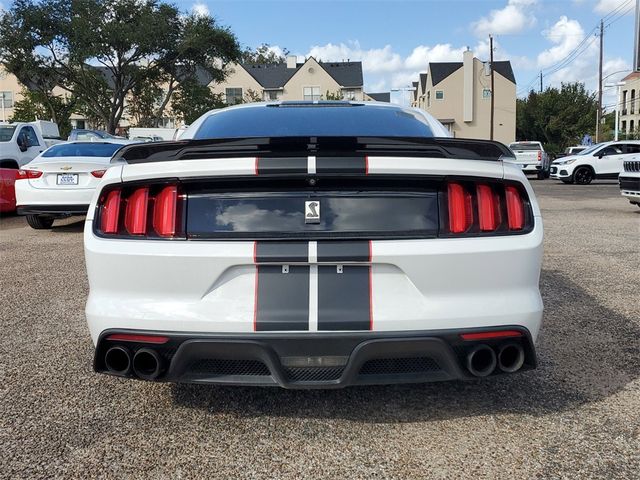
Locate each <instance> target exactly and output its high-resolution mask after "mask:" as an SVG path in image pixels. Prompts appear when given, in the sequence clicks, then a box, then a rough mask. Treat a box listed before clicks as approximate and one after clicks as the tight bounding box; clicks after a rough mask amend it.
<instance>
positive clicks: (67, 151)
mask: <svg viewBox="0 0 640 480" xmlns="http://www.w3.org/2000/svg"><path fill="white" fill-rule="evenodd" d="M121 147H122V145H120V144H117V143H95V142H92V143H66V144H62V145H54V146H53V147H51V148H49V149H48V150H47V151H45V152H44V153H43V154H42V156H43V157H48V158H57V157H112V156H113V154H114V153H116V151H117V150H118V149H120V148H121Z"/></svg>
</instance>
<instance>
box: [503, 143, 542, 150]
mask: <svg viewBox="0 0 640 480" xmlns="http://www.w3.org/2000/svg"><path fill="white" fill-rule="evenodd" d="M509 148H510V149H511V150H540V145H539V144H537V143H512V144H511V145H509Z"/></svg>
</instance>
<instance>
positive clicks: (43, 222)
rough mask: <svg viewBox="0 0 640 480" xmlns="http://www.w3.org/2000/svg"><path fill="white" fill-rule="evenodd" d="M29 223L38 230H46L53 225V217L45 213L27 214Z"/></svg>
mask: <svg viewBox="0 0 640 480" xmlns="http://www.w3.org/2000/svg"><path fill="white" fill-rule="evenodd" d="M27 223H28V224H29V226H30V227H31V228H35V229H36V230H46V229H47V228H51V225H53V218H51V217H46V216H44V215H27Z"/></svg>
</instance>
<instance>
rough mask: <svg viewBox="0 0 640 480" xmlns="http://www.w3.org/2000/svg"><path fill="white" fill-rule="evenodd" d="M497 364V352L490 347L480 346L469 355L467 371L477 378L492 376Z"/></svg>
mask: <svg viewBox="0 0 640 480" xmlns="http://www.w3.org/2000/svg"><path fill="white" fill-rule="evenodd" d="M496 364H497V360H496V352H494V351H493V349H492V348H491V347H489V346H488V345H478V346H476V347H474V348H473V350H471V351H470V352H469V353H468V354H467V369H468V370H469V372H471V374H472V375H474V376H476V377H486V376H487V375H490V374H491V372H493V370H494V369H495V368H496Z"/></svg>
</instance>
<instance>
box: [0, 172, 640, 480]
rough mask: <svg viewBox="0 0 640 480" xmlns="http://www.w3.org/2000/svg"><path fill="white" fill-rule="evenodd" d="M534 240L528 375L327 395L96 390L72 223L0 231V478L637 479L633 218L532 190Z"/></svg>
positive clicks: (639, 272)
mask: <svg viewBox="0 0 640 480" xmlns="http://www.w3.org/2000/svg"><path fill="white" fill-rule="evenodd" d="M532 183H533V185H534V188H535V190H536V192H537V195H538V200H539V202H540V205H541V208H542V212H543V218H544V224H545V230H546V232H545V236H546V238H545V257H544V265H543V271H542V279H541V289H542V295H543V298H544V302H545V315H544V323H543V327H542V331H541V335H540V337H539V342H538V345H537V348H538V355H539V361H540V365H539V368H538V369H537V370H535V371H533V372H527V373H523V374H521V375H513V376H507V377H498V378H495V379H489V380H478V381H471V382H449V383H435V384H427V385H403V386H385V387H358V388H350V389H345V390H340V391H288V390H283V389H279V388H262V389H261V388H222V387H210V386H193V385H169V384H152V383H144V382H135V381H127V380H122V379H118V378H114V377H109V376H104V375H96V374H94V373H93V371H92V365H91V362H92V354H93V347H92V345H91V341H90V339H89V334H88V330H87V327H86V324H85V318H84V302H85V299H86V296H87V293H88V284H87V279H86V273H85V269H84V258H83V251H82V228H83V221H82V219H81V218H77V217H74V218H70V219H68V220H65V221H59V222H56V225H55V226H54V228H53V230H51V231H35V230H32V229H30V228H29V227H28V226H27V225H26V222H25V221H24V219H22V218H21V217H15V216H5V217H2V218H1V219H0V279H1V282H2V289H1V291H0V299H1V315H0V316H1V332H2V337H1V341H0V392H1V396H0V477H4V478H27V477H28V478H34V477H48V478H50V477H53V476H62V477H67V478H70V477H83V478H86V477H98V476H100V477H120V478H121V477H125V476H126V477H140V478H194V477H209V478H210V477H222V478H230V477H232V478H303V477H307V478H390V477H394V478H424V477H436V478H456V477H490V476H491V477H497V478H506V477H509V478H514V477H526V478H532V477H539V478H558V477H573V478H581V477H582V478H584V477H607V478H638V472H640V453H639V452H640V378H639V377H640V296H639V286H640V209H639V208H637V207H635V206H633V205H630V204H629V203H627V202H626V201H625V200H624V199H622V198H621V197H620V195H619V190H618V186H617V184H616V183H615V182H595V183H594V184H592V185H589V186H577V185H563V184H561V183H558V182H555V181H551V180H546V181H535V180H533V181H532Z"/></svg>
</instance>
